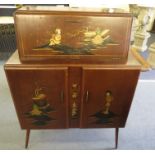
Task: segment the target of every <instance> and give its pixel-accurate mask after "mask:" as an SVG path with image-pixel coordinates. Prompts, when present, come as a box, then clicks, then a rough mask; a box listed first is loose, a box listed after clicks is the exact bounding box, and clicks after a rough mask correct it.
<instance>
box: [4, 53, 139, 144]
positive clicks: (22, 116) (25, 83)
mask: <svg viewBox="0 0 155 155" xmlns="http://www.w3.org/2000/svg"><path fill="white" fill-rule="evenodd" d="M5 72H6V76H7V79H8V82H9V86H10V90H11V94H12V97H13V100H14V104H15V108H16V111H17V114H18V118H19V122H20V125H21V128H22V129H26V130H27V143H26V146H27V145H28V135H29V131H30V129H62V128H116V129H117V130H116V131H117V132H116V135H117V136H116V137H118V128H120V127H124V126H125V122H126V119H127V116H128V113H129V109H130V106H131V103H132V99H133V95H134V91H135V88H136V84H137V81H138V76H139V72H140V68H139V67H137V66H133V65H127V64H126V65H82V64H81V65H75V64H73V65H70V64H68V65H67V64H66V65H51V64H47V65H41V64H36V65H34V64H22V63H20V61H19V59H18V55H17V53H15V54H14V55H13V56H12V57H11V59H10V60H9V61H8V63H6V64H5Z"/></svg>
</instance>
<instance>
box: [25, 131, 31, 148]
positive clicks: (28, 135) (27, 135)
mask: <svg viewBox="0 0 155 155" xmlns="http://www.w3.org/2000/svg"><path fill="white" fill-rule="evenodd" d="M29 137H30V129H27V130H26V141H25V148H26V149H27V148H28V144H29Z"/></svg>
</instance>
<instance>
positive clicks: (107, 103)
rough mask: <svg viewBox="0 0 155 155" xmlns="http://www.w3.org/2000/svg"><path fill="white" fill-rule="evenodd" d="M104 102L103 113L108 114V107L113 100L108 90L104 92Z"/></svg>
mask: <svg viewBox="0 0 155 155" xmlns="http://www.w3.org/2000/svg"><path fill="white" fill-rule="evenodd" d="M105 100H106V103H105V110H104V111H103V113H104V114H109V109H110V106H111V102H112V101H113V96H112V93H111V92H110V91H107V92H106V97H105Z"/></svg>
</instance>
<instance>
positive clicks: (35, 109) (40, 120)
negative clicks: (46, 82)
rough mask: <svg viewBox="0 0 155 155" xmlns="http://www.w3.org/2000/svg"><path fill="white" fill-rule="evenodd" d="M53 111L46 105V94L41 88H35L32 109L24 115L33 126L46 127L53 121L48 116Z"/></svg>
mask: <svg viewBox="0 0 155 155" xmlns="http://www.w3.org/2000/svg"><path fill="white" fill-rule="evenodd" d="M52 111H54V109H53V108H52V107H51V105H50V104H49V103H48V99H47V96H46V94H45V93H44V91H43V88H40V87H38V86H37V88H36V89H35V92H34V96H33V97H32V109H31V110H30V111H29V112H27V113H26V114H25V115H26V116H27V117H28V118H30V119H32V120H33V124H34V125H36V126H42V125H46V124H47V123H51V122H50V121H52V120H55V119H54V118H51V117H50V116H49V115H48V114H49V113H51V112H52Z"/></svg>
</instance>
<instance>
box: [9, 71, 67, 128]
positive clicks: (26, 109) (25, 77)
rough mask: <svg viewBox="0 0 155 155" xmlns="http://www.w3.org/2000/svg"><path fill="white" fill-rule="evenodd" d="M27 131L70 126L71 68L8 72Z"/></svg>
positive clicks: (17, 109)
mask: <svg viewBox="0 0 155 155" xmlns="http://www.w3.org/2000/svg"><path fill="white" fill-rule="evenodd" d="M6 74H7V79H8V82H9V85H10V89H11V93H12V97H13V100H14V103H15V107H16V111H17V114H18V118H19V121H20V124H21V127H22V128H23V129H28V128H30V129H50V128H67V127H68V109H67V104H68V101H67V95H68V93H67V91H68V90H67V89H68V88H67V83H68V82H67V76H68V75H67V74H68V71H67V68H59V69H57V68H54V69H47V68H44V69H37V68H36V69H32V68H29V69H13V68H12V69H8V70H7V69H6Z"/></svg>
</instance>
